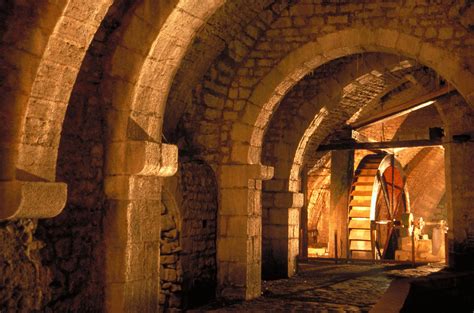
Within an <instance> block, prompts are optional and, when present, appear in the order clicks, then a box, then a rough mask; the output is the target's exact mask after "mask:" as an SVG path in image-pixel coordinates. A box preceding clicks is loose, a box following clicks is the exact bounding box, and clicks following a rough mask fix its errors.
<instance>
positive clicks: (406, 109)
mask: <svg viewBox="0 0 474 313" xmlns="http://www.w3.org/2000/svg"><path fill="white" fill-rule="evenodd" d="M454 90H455V88H454V87H453V86H451V85H447V86H444V87H442V88H440V89H438V90H435V91H432V92H429V93H427V94H424V95H422V96H419V97H417V98H415V99H412V100H410V101H407V102H404V103H401V104H399V105H397V106H393V107H391V108H389V109H387V110H385V111H383V112H380V113H378V114H375V115H372V116H370V117H369V118H367V119H364V120H361V121H357V122H355V123H353V124H352V125H351V127H352V128H354V129H357V128H361V127H364V126H367V125H370V124H373V123H376V122H380V121H382V120H385V119H389V118H394V117H398V116H400V115H405V114H408V113H410V112H412V111H413V109H414V108H416V107H417V106H419V105H420V104H423V103H425V102H428V101H431V100H434V99H436V98H439V97H441V96H443V95H445V94H447V93H450V92H452V91H454Z"/></svg>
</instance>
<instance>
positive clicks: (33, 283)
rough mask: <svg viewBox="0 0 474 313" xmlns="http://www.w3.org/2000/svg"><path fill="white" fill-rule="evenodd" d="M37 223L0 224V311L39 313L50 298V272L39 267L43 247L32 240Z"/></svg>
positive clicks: (25, 220)
mask: <svg viewBox="0 0 474 313" xmlns="http://www.w3.org/2000/svg"><path fill="white" fill-rule="evenodd" d="M36 224H37V222H36V221H33V220H30V219H24V220H19V221H16V222H1V223H0V227H1V228H0V245H1V247H2V248H1V250H0V290H1V292H0V311H4V312H25V313H26V312H40V311H42V308H43V307H44V305H45V304H46V303H47V302H48V300H49V299H50V297H51V293H52V292H51V288H50V286H49V284H50V282H51V276H52V275H51V271H50V270H49V269H48V268H47V267H45V266H44V264H42V260H41V255H40V250H41V248H42V247H43V246H44V244H43V243H42V242H41V241H38V240H37V239H35V237H34V233H35V230H36Z"/></svg>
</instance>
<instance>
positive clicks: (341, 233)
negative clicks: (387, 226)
mask: <svg viewBox="0 0 474 313" xmlns="http://www.w3.org/2000/svg"><path fill="white" fill-rule="evenodd" d="M353 174H354V150H335V151H332V152H331V197H330V199H331V200H330V218H329V255H330V256H331V257H335V256H336V255H335V247H336V244H335V239H336V238H337V256H338V257H339V258H347V218H348V215H347V214H348V206H349V194H350V191H351V185H352V176H353Z"/></svg>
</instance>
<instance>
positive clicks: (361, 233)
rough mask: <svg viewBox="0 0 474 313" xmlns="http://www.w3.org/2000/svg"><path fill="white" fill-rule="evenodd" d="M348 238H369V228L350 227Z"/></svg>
mask: <svg viewBox="0 0 474 313" xmlns="http://www.w3.org/2000/svg"><path fill="white" fill-rule="evenodd" d="M349 240H370V230H368V229H351V230H350V231H349Z"/></svg>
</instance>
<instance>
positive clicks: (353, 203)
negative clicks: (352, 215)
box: [349, 200, 372, 208]
mask: <svg viewBox="0 0 474 313" xmlns="http://www.w3.org/2000/svg"><path fill="white" fill-rule="evenodd" d="M371 204H372V201H370V200H369V201H356V200H352V201H351V203H349V205H350V206H351V207H363V208H365V207H366V208H370V206H371Z"/></svg>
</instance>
